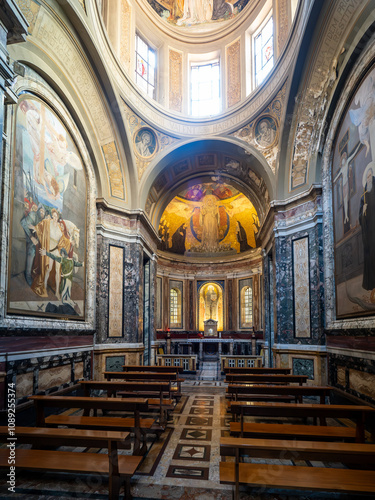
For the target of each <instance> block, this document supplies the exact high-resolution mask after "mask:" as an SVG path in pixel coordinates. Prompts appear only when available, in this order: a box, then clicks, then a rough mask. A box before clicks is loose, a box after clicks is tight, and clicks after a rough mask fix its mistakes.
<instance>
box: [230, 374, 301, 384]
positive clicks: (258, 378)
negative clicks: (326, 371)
mask: <svg viewBox="0 0 375 500" xmlns="http://www.w3.org/2000/svg"><path fill="white" fill-rule="evenodd" d="M307 379H308V377H307V375H273V374H267V373H263V374H256V373H255V374H253V373H242V374H241V373H227V374H226V376H225V381H226V382H228V383H229V384H241V383H243V384H275V383H278V384H280V383H281V384H284V385H285V384H299V385H302V384H304V383H306V382H307Z"/></svg>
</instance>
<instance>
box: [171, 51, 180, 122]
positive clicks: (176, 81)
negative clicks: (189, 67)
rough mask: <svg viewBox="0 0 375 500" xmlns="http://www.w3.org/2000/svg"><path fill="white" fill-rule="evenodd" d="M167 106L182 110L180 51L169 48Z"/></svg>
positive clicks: (174, 109)
mask: <svg viewBox="0 0 375 500" xmlns="http://www.w3.org/2000/svg"><path fill="white" fill-rule="evenodd" d="M169 108H170V109H172V110H173V111H179V112H181V111H182V53H181V52H177V51H176V50H172V49H170V50H169Z"/></svg>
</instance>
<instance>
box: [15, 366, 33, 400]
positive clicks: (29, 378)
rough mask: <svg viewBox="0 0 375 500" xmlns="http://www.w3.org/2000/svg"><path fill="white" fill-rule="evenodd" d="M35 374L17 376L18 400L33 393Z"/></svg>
mask: <svg viewBox="0 0 375 500" xmlns="http://www.w3.org/2000/svg"><path fill="white" fill-rule="evenodd" d="M33 386H34V373H33V372H28V373H20V374H19V375H17V376H16V398H17V399H20V398H23V397H26V396H29V395H30V394H32V393H33Z"/></svg>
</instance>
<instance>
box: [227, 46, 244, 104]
mask: <svg viewBox="0 0 375 500" xmlns="http://www.w3.org/2000/svg"><path fill="white" fill-rule="evenodd" d="M225 53H226V54H225V55H226V67H227V104H228V108H230V107H231V106H234V105H235V104H237V103H238V102H240V100H241V40H240V39H238V40H236V41H235V42H234V43H232V44H231V45H228V46H227V47H226V50H225Z"/></svg>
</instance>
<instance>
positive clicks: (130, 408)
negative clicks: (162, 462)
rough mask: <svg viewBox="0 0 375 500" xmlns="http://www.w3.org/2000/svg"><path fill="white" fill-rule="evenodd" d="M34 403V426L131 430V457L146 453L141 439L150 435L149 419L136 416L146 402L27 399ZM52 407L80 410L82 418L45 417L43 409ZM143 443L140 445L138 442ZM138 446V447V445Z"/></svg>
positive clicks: (144, 406) (51, 398)
mask: <svg viewBox="0 0 375 500" xmlns="http://www.w3.org/2000/svg"><path fill="white" fill-rule="evenodd" d="M29 399H30V400H32V401H34V405H35V411H36V425H37V427H44V426H45V425H49V426H58V425H66V426H68V427H75V428H84V429H107V430H109V429H110V430H113V431H115V430H116V431H124V430H131V431H132V432H133V433H134V448H133V454H134V455H139V454H144V453H145V452H146V451H147V447H146V444H145V443H144V440H143V436H144V434H145V433H146V432H151V433H154V432H155V431H154V430H152V426H153V425H154V423H155V420H154V419H152V418H144V419H141V418H140V416H139V413H140V412H141V411H147V410H148V403H147V399H144V398H133V399H116V398H96V397H77V396H30V397H29ZM46 407H50V408H51V407H52V408H82V409H83V410H85V411H84V415H83V416H76V415H72V416H68V415H50V416H49V417H47V418H45V416H44V409H45V408H46ZM90 410H109V411H122V412H124V413H125V412H132V413H134V418H122V417H90V416H89V412H90ZM142 441H143V443H142ZM141 444H142V445H141Z"/></svg>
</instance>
